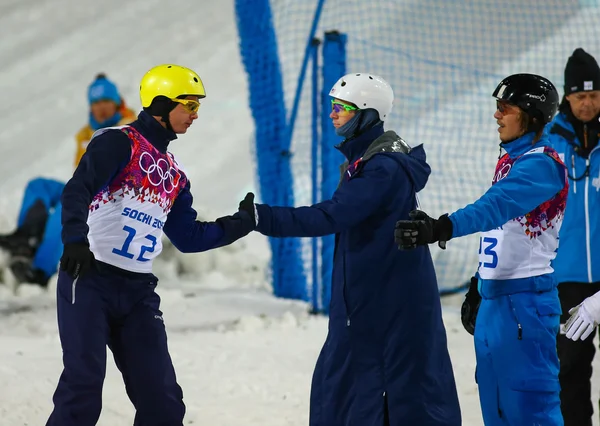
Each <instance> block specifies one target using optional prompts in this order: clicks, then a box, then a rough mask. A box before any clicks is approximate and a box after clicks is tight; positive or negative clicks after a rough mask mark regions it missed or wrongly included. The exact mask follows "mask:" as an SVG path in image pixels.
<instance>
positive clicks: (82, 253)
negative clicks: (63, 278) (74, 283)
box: [60, 243, 96, 279]
mask: <svg viewBox="0 0 600 426" xmlns="http://www.w3.org/2000/svg"><path fill="white" fill-rule="evenodd" d="M95 263H96V258H94V253H92V252H91V251H90V245H89V244H87V243H70V244H65V248H64V250H63V255H62V257H61V258H60V269H61V270H62V271H65V272H66V273H67V274H69V275H70V276H71V277H73V279H75V278H78V277H82V276H84V275H85V274H86V273H88V272H89V271H90V269H92V268H93V267H94V266H95Z"/></svg>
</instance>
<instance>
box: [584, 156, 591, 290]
mask: <svg viewBox="0 0 600 426" xmlns="http://www.w3.org/2000/svg"><path fill="white" fill-rule="evenodd" d="M585 161H586V166H587V167H588V168H589V166H590V157H589V155H588V158H586V160H585ZM589 181H590V176H589V173H588V175H587V176H586V177H585V188H584V195H583V208H584V210H585V254H586V260H587V273H588V282H590V283H591V282H593V281H592V248H591V246H590V244H591V241H590V207H589V192H590V191H589V183H590V182H589Z"/></svg>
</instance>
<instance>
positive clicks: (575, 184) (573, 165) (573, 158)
mask: <svg viewBox="0 0 600 426" xmlns="http://www.w3.org/2000/svg"><path fill="white" fill-rule="evenodd" d="M571 170H572V171H573V174H572V176H573V179H572V180H573V194H577V181H576V180H575V176H577V175H576V174H575V154H571Z"/></svg>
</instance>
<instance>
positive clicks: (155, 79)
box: [140, 64, 206, 108]
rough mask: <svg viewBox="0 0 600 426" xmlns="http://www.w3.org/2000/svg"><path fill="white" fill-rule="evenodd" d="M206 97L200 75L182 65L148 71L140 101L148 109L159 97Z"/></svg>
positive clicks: (169, 65)
mask: <svg viewBox="0 0 600 426" xmlns="http://www.w3.org/2000/svg"><path fill="white" fill-rule="evenodd" d="M182 95H185V96H198V97H199V98H204V97H206V92H205V91H204V85H203V84H202V80H200V77H199V76H198V74H196V73H195V72H194V71H192V70H191V69H189V68H186V67H182V66H180V65H173V64H164V65H158V66H156V67H154V68H152V69H151V70H150V71H148V72H147V73H146V74H145V75H144V77H142V82H141V83H140V100H141V101H142V106H143V107H144V108H148V107H149V106H150V104H152V101H153V100H154V98H156V97H157V96H165V97H167V98H169V99H175V98H177V97H179V96H182Z"/></svg>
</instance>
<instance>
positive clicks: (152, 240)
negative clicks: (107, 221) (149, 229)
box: [112, 226, 156, 262]
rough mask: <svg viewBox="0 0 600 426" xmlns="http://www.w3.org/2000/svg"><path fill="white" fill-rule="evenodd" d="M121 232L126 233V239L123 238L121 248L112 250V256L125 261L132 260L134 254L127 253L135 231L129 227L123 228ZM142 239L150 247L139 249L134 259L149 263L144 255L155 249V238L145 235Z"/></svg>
mask: <svg viewBox="0 0 600 426" xmlns="http://www.w3.org/2000/svg"><path fill="white" fill-rule="evenodd" d="M123 231H125V232H127V237H126V238H125V242H124V243H123V246H122V247H121V248H114V249H112V252H113V253H114V254H118V255H119V256H123V257H126V258H127V259H133V258H134V257H135V256H136V253H131V252H129V246H130V245H131V242H132V241H133V238H134V237H135V235H136V233H137V231H136V230H135V229H134V228H132V227H130V226H124V227H123ZM144 238H146V239H147V240H148V241H150V243H152V245H149V246H142V247H141V249H140V252H139V253H138V256H137V259H136V260H137V261H139V262H147V261H149V260H150V259H146V258H145V257H144V254H146V253H152V252H153V251H154V248H155V247H156V237H155V236H154V235H146V236H145V237H144Z"/></svg>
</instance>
